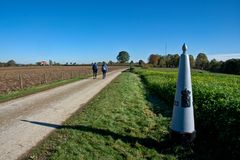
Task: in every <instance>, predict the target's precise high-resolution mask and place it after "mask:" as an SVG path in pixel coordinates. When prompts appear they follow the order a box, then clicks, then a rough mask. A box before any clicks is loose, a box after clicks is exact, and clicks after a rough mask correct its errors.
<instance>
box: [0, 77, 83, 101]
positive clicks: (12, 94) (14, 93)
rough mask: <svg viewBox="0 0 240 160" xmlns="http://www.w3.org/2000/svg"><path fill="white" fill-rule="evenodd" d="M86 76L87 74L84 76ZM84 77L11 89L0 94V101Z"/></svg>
mask: <svg viewBox="0 0 240 160" xmlns="http://www.w3.org/2000/svg"><path fill="white" fill-rule="evenodd" d="M86 77H87V76H86ZM86 77H76V78H73V79H67V80H58V81H54V82H52V83H48V84H42V85H39V86H33V87H29V88H25V89H21V90H17V91H11V92H8V93H4V94H1V95H0V103H2V102H6V101H9V100H12V99H16V98H20V97H24V96H27V95H30V94H34V93H37V92H41V91H45V90H48V89H52V88H55V87H58V86H61V85H64V84H68V83H72V82H75V81H79V80H81V79H84V78H86Z"/></svg>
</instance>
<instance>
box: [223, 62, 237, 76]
mask: <svg viewBox="0 0 240 160" xmlns="http://www.w3.org/2000/svg"><path fill="white" fill-rule="evenodd" d="M221 70H222V72H224V73H229V74H240V59H229V60H227V61H226V62H224V63H223V65H222V69H221Z"/></svg>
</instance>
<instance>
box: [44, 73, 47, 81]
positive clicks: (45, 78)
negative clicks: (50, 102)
mask: <svg viewBox="0 0 240 160" xmlns="http://www.w3.org/2000/svg"><path fill="white" fill-rule="evenodd" d="M44 83H47V77H46V73H44Z"/></svg>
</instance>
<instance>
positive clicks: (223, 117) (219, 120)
mask: <svg viewBox="0 0 240 160" xmlns="http://www.w3.org/2000/svg"><path fill="white" fill-rule="evenodd" d="M135 73H137V74H138V75H140V77H141V78H142V80H143V82H144V83H145V84H146V86H147V88H148V89H150V90H151V91H152V92H154V93H155V94H156V95H157V96H158V97H159V98H161V99H163V100H164V101H165V102H166V103H167V105H168V106H169V107H170V108H172V106H173V100H174V95H175V91H176V81H177V70H174V69H135ZM192 87H193V103H194V112H195V113H194V114H195V125H196V131H197V139H196V142H195V146H194V150H195V153H198V158H199V159H201V156H202V158H204V157H205V158H206V157H208V158H209V157H211V158H213V159H215V158H223V159H237V157H239V151H240V125H239V124H240V76H236V75H225V74H213V73H209V72H202V71H192Z"/></svg>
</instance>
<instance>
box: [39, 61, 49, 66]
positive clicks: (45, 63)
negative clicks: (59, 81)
mask: <svg viewBox="0 0 240 160" xmlns="http://www.w3.org/2000/svg"><path fill="white" fill-rule="evenodd" d="M39 64H40V66H49V64H48V62H47V61H41V62H40V63H39Z"/></svg>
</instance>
